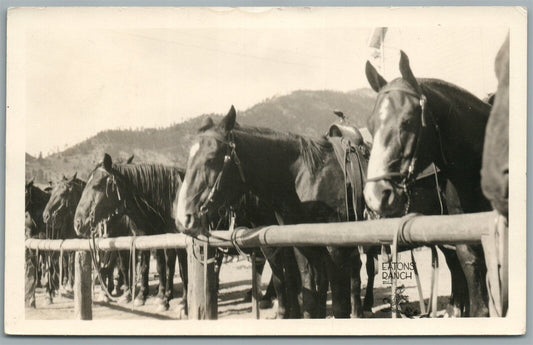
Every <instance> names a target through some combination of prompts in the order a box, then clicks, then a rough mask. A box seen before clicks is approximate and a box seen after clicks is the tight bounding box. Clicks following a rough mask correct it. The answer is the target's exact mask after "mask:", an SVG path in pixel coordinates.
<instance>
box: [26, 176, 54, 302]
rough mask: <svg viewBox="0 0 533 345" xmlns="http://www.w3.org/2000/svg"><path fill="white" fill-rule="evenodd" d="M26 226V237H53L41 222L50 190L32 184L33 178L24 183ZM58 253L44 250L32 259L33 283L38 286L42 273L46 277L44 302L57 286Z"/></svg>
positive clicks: (51, 299) (51, 298)
mask: <svg viewBox="0 0 533 345" xmlns="http://www.w3.org/2000/svg"><path fill="white" fill-rule="evenodd" d="M25 188H26V190H25V200H26V207H25V211H26V226H25V228H26V229H25V232H26V237H27V238H41V239H44V238H54V237H53V235H54V234H53V233H49V232H48V231H47V230H48V229H47V228H46V224H45V223H44V222H43V212H44V209H45V207H46V203H47V202H48V200H49V199H50V190H49V189H47V190H44V191H43V190H42V189H40V188H39V187H37V186H35V185H34V184H33V180H31V181H30V182H28V183H26V187H25ZM58 260H59V254H58V253H53V252H52V253H50V252H44V253H41V254H40V255H39V257H38V258H36V259H35V260H34V265H35V269H36V280H37V281H36V282H35V285H36V286H39V284H40V281H41V278H42V275H44V276H45V277H46V286H45V288H46V298H45V302H46V303H48V304H49V303H52V301H53V297H54V294H55V292H56V291H57V289H58V288H59V281H58V278H59V265H58V264H59V261H58Z"/></svg>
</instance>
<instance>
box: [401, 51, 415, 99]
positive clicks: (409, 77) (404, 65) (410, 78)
mask: <svg viewBox="0 0 533 345" xmlns="http://www.w3.org/2000/svg"><path fill="white" fill-rule="evenodd" d="M400 73H401V75H402V78H403V79H405V80H406V81H407V82H408V83H409V84H411V86H413V87H414V88H415V89H417V90H419V86H418V82H417V81H416V78H415V75H414V74H413V71H411V67H410V66H409V58H408V57H407V54H405V53H404V51H403V50H400Z"/></svg>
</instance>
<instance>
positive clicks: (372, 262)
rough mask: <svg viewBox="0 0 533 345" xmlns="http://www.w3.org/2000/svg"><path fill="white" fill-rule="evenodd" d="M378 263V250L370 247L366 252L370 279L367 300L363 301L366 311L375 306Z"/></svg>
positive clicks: (366, 293) (367, 272) (367, 284)
mask: <svg viewBox="0 0 533 345" xmlns="http://www.w3.org/2000/svg"><path fill="white" fill-rule="evenodd" d="M377 265H378V252H377V250H376V249H374V248H370V249H369V251H368V253H367V254H366V274H367V276H368V280H367V283H366V291H365V301H364V303H363V310H364V311H372V307H373V306H374V280H375V278H376V266H377Z"/></svg>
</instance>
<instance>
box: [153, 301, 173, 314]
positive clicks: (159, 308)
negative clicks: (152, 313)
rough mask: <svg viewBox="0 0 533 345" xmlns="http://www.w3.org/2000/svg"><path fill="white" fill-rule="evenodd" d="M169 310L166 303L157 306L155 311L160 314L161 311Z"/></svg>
mask: <svg viewBox="0 0 533 345" xmlns="http://www.w3.org/2000/svg"><path fill="white" fill-rule="evenodd" d="M169 308H170V305H169V304H168V303H161V304H159V305H158V306H157V309H156V311H157V312H159V313H160V312H163V311H167V310H168V309H169Z"/></svg>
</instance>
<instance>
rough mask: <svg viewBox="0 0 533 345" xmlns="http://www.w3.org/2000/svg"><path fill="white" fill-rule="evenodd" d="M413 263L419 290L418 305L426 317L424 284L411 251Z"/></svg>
mask: <svg viewBox="0 0 533 345" xmlns="http://www.w3.org/2000/svg"><path fill="white" fill-rule="evenodd" d="M411 262H412V263H413V271H414V272H415V279H416V288H417V290H418V298H419V300H418V304H419V305H420V313H421V314H422V315H425V314H426V313H427V310H426V302H424V295H423V294H422V284H421V282H420V276H419V274H418V267H417V266H416V260H415V255H414V250H413V249H411Z"/></svg>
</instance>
